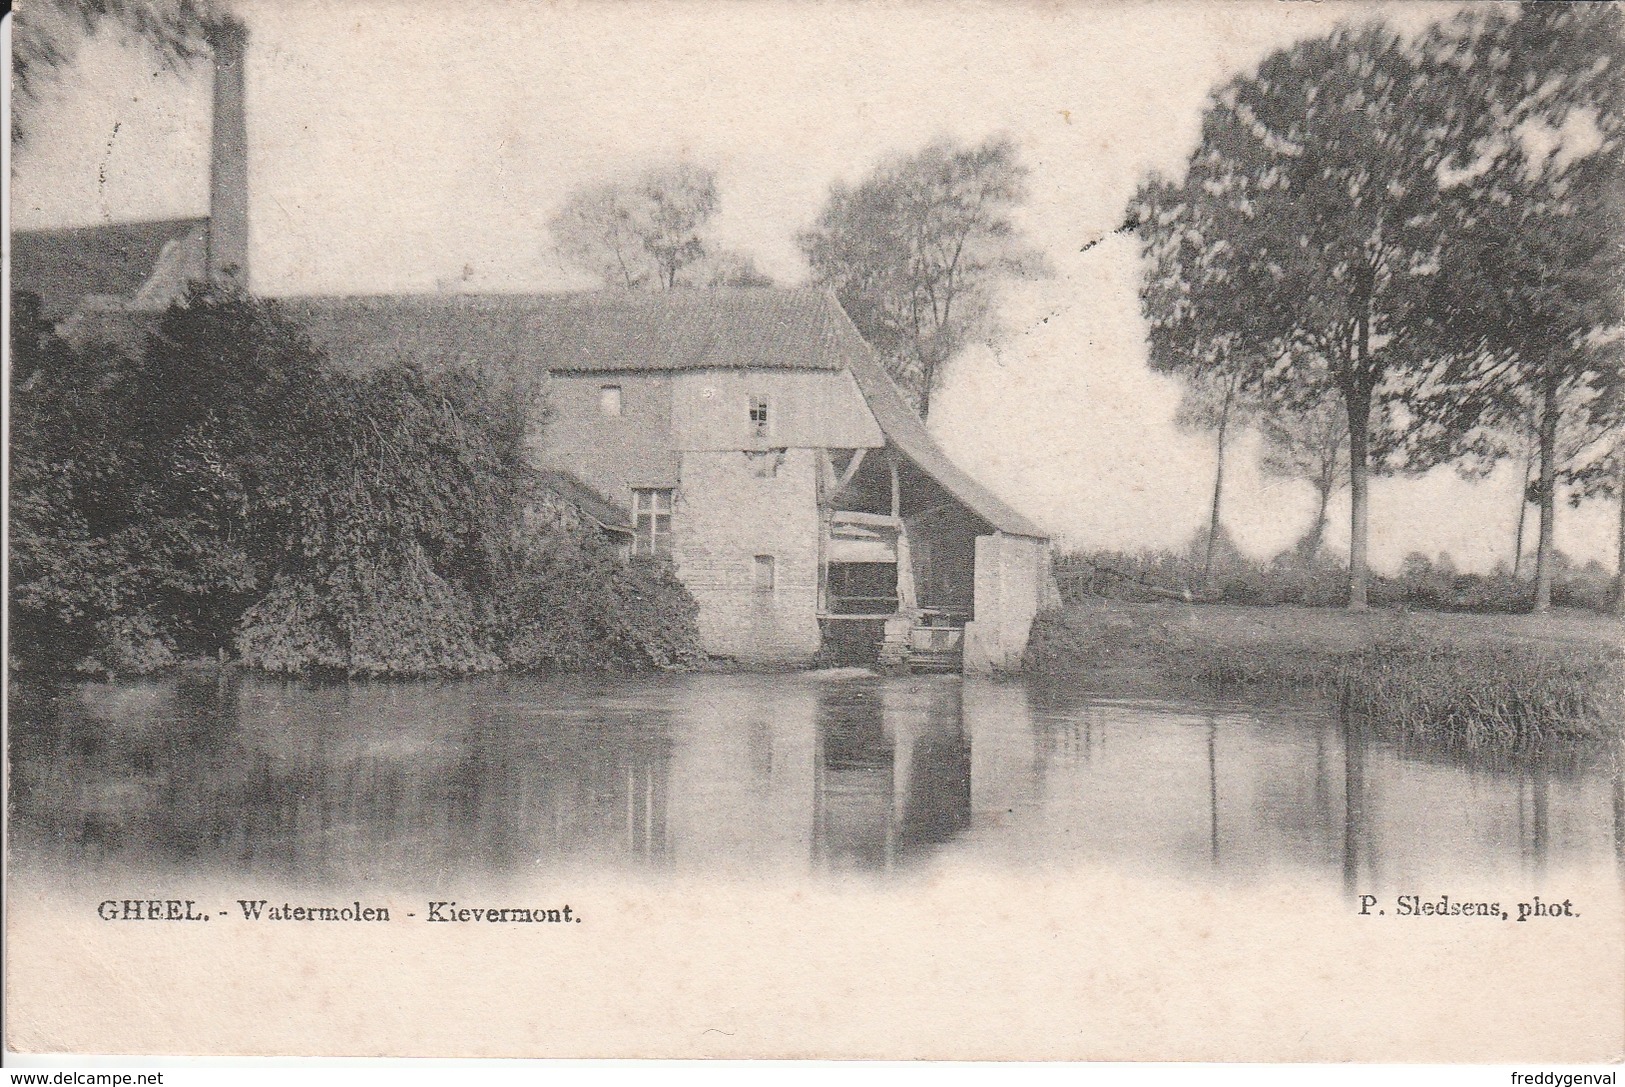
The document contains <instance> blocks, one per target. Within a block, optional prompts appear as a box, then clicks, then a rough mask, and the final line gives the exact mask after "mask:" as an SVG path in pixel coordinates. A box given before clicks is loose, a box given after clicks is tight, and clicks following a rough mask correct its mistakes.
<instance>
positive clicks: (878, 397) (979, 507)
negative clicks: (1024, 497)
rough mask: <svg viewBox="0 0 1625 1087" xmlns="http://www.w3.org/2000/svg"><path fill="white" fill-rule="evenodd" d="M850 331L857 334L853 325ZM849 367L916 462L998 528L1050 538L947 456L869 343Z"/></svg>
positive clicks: (886, 428) (888, 431)
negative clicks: (870, 348)
mask: <svg viewBox="0 0 1625 1087" xmlns="http://www.w3.org/2000/svg"><path fill="white" fill-rule="evenodd" d="M853 335H854V336H856V335H857V330H856V329H854V330H853ZM848 367H849V368H850V370H851V371H852V377H853V378H854V379H856V381H857V383H858V388H859V389H861V390H862V391H863V398H864V400H865V401H867V402H868V405H869V410H870V411H871V412H873V413H874V417H875V422H877V423H879V424H880V430H881V432H882V433H883V434H885V435H886V437H887V438H888V439H890V440H891V443H892V444H893V445H895V446H896V447H897V449H898V451H899V452H901V453H902V454H903V455H904V456H906V457H907V458H908V459H909V460H911V461H913V462H914V464H915V466H916V467H918V468H919V469H920V470H921V471H922V472H924V473H925V474H926V475H928V476H930V477H931V478H932V479H934V480H936V481H937V482H938V483H939V484H941V485H942V489H943V490H945V491H947V492H948V493H949V494H951V495H953V496H954V497H955V498H957V499H958V500H959V501H960V502H962V503H964V504H965V507H966V508H967V509H969V510H970V511H971V512H972V513H974V514H976V515H977V516H978V517H980V518H981V519H982V520H984V521H986V522H987V523H988V524H989V525H992V526H993V527H994V528H995V529H997V530H999V531H1000V532H1008V533H1010V534H1011V535H1014V536H1032V537H1034V538H1035V539H1040V540H1044V539H1048V538H1049V535H1048V533H1046V532H1045V531H1044V530H1043V529H1041V528H1039V527H1038V526H1037V525H1035V524H1033V522H1031V521H1030V520H1028V519H1027V518H1025V517H1023V516H1022V515H1021V514H1019V513H1017V512H1016V511H1015V510H1013V509H1011V508H1010V506H1009V504H1008V503H1006V502H1005V501H1004V499H1002V498H1000V497H999V496H998V495H996V494H994V493H993V492H992V491H990V490H988V489H987V488H986V487H984V486H982V484H980V483H978V482H977V481H976V480H975V479H974V478H972V477H971V476H970V474H969V473H967V472H966V471H965V470H964V469H962V468H960V467H959V465H957V464H955V463H954V462H953V461H952V460H950V459H948V454H947V453H945V452H943V450H942V447H941V446H940V445H938V444H937V440H936V439H935V438H933V437H931V432H930V431H928V430H926V429H925V424H924V423H922V422H921V421H920V417H919V416H918V415H916V414H915V413H914V409H913V408H911V407H909V406H908V403H907V402H906V401H905V400H904V399H903V394H902V393H901V392H900V391H899V390H898V388H897V384H896V382H894V381H893V380H892V378H891V375H890V374H888V373H886V368H885V367H884V366H883V365H882V364H881V362H880V359H879V358H877V357H876V356H875V353H874V352H873V351H871V350H869V349H868V344H867V343H865V344H864V350H863V351H862V352H861V353H856V354H854V355H853V356H852V357H851V358H850V359H849V360H848Z"/></svg>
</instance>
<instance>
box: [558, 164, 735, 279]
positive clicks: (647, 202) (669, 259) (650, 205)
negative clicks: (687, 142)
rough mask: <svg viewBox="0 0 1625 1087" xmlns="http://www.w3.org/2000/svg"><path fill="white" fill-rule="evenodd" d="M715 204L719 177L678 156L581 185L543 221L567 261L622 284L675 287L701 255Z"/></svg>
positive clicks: (705, 247) (698, 260)
mask: <svg viewBox="0 0 1625 1087" xmlns="http://www.w3.org/2000/svg"><path fill="white" fill-rule="evenodd" d="M717 206H718V198H717V181H716V176H715V175H714V174H713V173H712V172H711V171H710V170H707V169H704V168H702V167H699V166H694V165H692V164H689V163H678V164H675V165H671V166H662V167H656V168H652V169H648V170H645V171H643V172H642V173H641V174H638V175H637V176H636V177H635V178H632V179H630V180H624V181H611V182H607V183H604V184H600V185H592V186H589V187H587V188H583V189H578V190H577V191H576V192H574V193H573V194H572V195H571V196H570V198H569V199H568V200H567V201H566V202H565V205H564V207H563V208H561V209H560V210H559V212H558V214H556V215H554V216H553V218H552V219H550V220H549V221H548V229H549V231H550V232H551V233H552V235H553V243H554V245H555V246H556V247H557V249H558V253H559V255H560V256H561V257H562V258H563V259H564V260H565V261H566V262H567V263H569V264H571V265H573V266H575V267H577V268H579V269H581V270H582V271H584V272H589V273H591V274H592V275H595V276H597V277H598V278H599V279H601V280H602V281H603V282H604V284H605V285H606V286H610V287H621V288H625V289H627V290H632V289H636V288H649V289H655V290H672V289H673V288H675V287H678V286H680V285H682V284H683V283H684V282H685V271H686V270H687V269H689V268H690V267H691V266H694V265H696V264H698V263H699V262H701V261H702V260H704V259H705V257H706V256H707V254H708V252H709V249H708V247H707V244H706V242H705V240H704V237H703V229H704V227H705V225H706V223H707V222H708V221H709V220H710V219H711V217H712V216H713V215H714V214H716V210H717Z"/></svg>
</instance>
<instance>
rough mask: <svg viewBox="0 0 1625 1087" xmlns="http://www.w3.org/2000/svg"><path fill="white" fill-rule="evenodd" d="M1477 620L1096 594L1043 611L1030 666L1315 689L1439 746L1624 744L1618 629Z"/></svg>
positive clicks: (1037, 670)
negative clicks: (1535, 627)
mask: <svg viewBox="0 0 1625 1087" xmlns="http://www.w3.org/2000/svg"><path fill="white" fill-rule="evenodd" d="M1471 620H1472V617H1471V616H1460V617H1451V616H1448V615H1411V614H1407V613H1403V612H1399V613H1394V614H1392V615H1389V616H1375V615H1371V616H1363V617H1357V618H1356V617H1351V616H1349V615H1347V614H1346V613H1340V612H1333V611H1327V610H1319V609H1317V610H1313V611H1311V610H1307V609H1297V608H1283V609H1279V610H1278V611H1274V612H1259V611H1256V610H1254V609H1246V608H1225V607H1212V608H1192V607H1186V606H1184V605H1178V604H1162V605H1135V604H1115V603H1110V602H1104V601H1101V602H1097V603H1096V604H1095V605H1094V606H1075V607H1069V608H1066V609H1063V610H1061V611H1056V612H1049V613H1046V614H1044V615H1041V616H1039V618H1038V621H1037V622H1036V623H1035V625H1034V627H1033V632H1032V638H1031V640H1030V642H1029V644H1028V649H1027V656H1026V661H1025V666H1026V670H1027V671H1028V672H1029V674H1033V675H1036V676H1040V677H1063V676H1064V677H1069V678H1072V679H1079V678H1081V679H1085V680H1087V679H1088V678H1090V677H1102V676H1110V675H1112V674H1122V673H1125V672H1127V673H1130V674H1135V675H1136V678H1143V676H1144V675H1145V674H1150V675H1152V676H1154V677H1157V678H1160V679H1162V680H1165V681H1169V682H1172V683H1175V684H1191V685H1200V686H1204V687H1207V688H1209V689H1213V690H1218V691H1237V690H1246V691H1249V692H1251V693H1254V694H1257V693H1259V692H1271V693H1277V694H1281V695H1292V694H1294V693H1310V694H1315V695H1319V696H1325V697H1328V698H1334V699H1336V700H1337V702H1338V703H1339V705H1340V706H1341V707H1342V708H1343V709H1344V710H1346V711H1348V712H1350V713H1353V714H1356V715H1359V716H1360V717H1362V718H1366V719H1369V720H1370V721H1371V722H1372V723H1373V724H1374V725H1375V726H1377V727H1379V728H1381V729H1385V730H1389V731H1392V732H1394V733H1396V734H1397V735H1399V736H1402V737H1404V738H1407V739H1410V740H1414V741H1417V742H1420V743H1424V744H1427V745H1430V746H1436V747H1446V748H1465V749H1472V750H1478V749H1489V750H1498V751H1510V752H1515V753H1525V754H1527V753H1534V752H1538V751H1542V750H1545V749H1547V748H1549V747H1551V746H1552V745H1554V744H1561V743H1564V742H1568V741H1574V740H1586V741H1600V740H1609V741H1610V742H1617V741H1618V740H1619V739H1620V730H1621V725H1622V722H1625V647H1622V645H1621V643H1620V640H1619V638H1618V628H1617V627H1616V626H1613V625H1612V624H1609V623H1608V621H1607V620H1602V619H1596V620H1590V621H1591V622H1595V623H1597V624H1606V625H1607V626H1608V628H1609V629H1608V630H1606V631H1603V632H1602V633H1601V634H1600V635H1599V634H1598V633H1596V632H1593V631H1592V630H1591V629H1590V628H1587V627H1576V628H1575V630H1574V632H1559V636H1551V637H1541V636H1538V634H1537V633H1535V632H1534V631H1508V630H1506V629H1505V623H1504V621H1502V620H1496V621H1494V622H1493V623H1492V622H1490V621H1484V622H1471ZM1532 622H1545V623H1547V624H1550V623H1551V622H1553V620H1532ZM1547 633H1550V632H1549V631H1547ZM1610 634H1611V635H1612V636H1611V637H1610V636H1609V635H1610Z"/></svg>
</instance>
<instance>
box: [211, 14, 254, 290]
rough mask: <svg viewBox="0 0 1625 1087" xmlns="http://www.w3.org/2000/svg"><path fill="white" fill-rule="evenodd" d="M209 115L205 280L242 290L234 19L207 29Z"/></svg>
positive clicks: (244, 222)
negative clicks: (211, 82)
mask: <svg viewBox="0 0 1625 1087" xmlns="http://www.w3.org/2000/svg"><path fill="white" fill-rule="evenodd" d="M209 46H210V49H211V50H212V51H213V53H214V114H213V117H214V120H213V133H212V136H211V138H210V144H209V242H208V251H209V281H210V282H211V283H219V284H230V285H233V286H236V287H239V288H241V289H242V290H245V291H246V290H248V287H249V282H248V113H247V105H246V102H245V80H244V72H243V69H244V60H245V58H246V56H247V53H248V28H247V27H245V26H243V25H242V24H241V23H239V22H237V21H236V20H234V19H230V18H224V19H221V20H219V21H217V22H216V23H215V24H214V25H213V26H212V27H211V28H210V30H209Z"/></svg>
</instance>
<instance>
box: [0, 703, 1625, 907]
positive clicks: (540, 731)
mask: <svg viewBox="0 0 1625 1087" xmlns="http://www.w3.org/2000/svg"><path fill="white" fill-rule="evenodd" d="M13 703H14V704H13V710H12V752H11V754H12V760H13V762H12V794H11V795H12V803H13V824H12V825H13V832H14V839H13V844H14V846H15V847H16V848H17V849H18V850H19V854H18V855H19V857H20V858H21V860H22V861H23V862H24V863H28V862H29V860H30V859H32V860H36V861H37V860H55V861H57V862H63V861H71V862H73V863H75V864H79V865H84V866H86V867H88V868H91V869H95V868H98V867H109V866H130V867H135V868H138V869H143V870H154V869H160V868H163V867H165V866H171V867H177V868H184V869H186V870H188V871H198V870H215V871H219V872H223V873H231V874H233V875H266V876H276V877H278V878H280V879H285V880H291V881H297V882H333V883H353V881H356V880H366V881H370V882H379V881H382V882H391V881H393V882H399V883H403V884H404V883H411V884H412V885H414V886H423V885H424V884H425V883H429V884H431V885H433V884H440V885H446V886H455V885H457V884H459V883H466V881H468V880H469V879H470V878H472V877H474V876H479V877H482V878H491V879H504V878H510V877H517V876H520V875H532V874H534V873H535V872H536V871H538V870H540V871H544V872H556V871H564V870H568V869H571V868H581V867H588V868H605V867H609V868H616V867H621V868H634V869H651V868H679V869H683V870H704V871H726V870H731V871H735V872H739V873H750V874H762V873H784V874H798V873H799V874H805V873H808V872H830V873H841V872H854V871H861V872H874V873H880V872H890V871H906V870H910V869H917V868H919V867H921V866H924V865H929V864H930V863H932V862H933V859H934V858H939V857H944V856H947V857H951V858H955V859H959V860H965V861H971V862H975V863H985V864H990V865H1001V866H1009V865H1028V866H1034V867H1048V866H1056V865H1067V864H1074V863H1082V862H1089V863H1100V862H1105V863H1109V864H1116V865H1122V866H1126V867H1139V868H1143V869H1149V870H1154V871H1163V872H1166V871H1170V870H1172V871H1183V872H1187V873H1190V874H1192V875H1206V874H1218V875H1219V876H1220V877H1221V878H1237V877H1240V878H1254V877H1257V876H1259V875H1262V874H1267V873H1270V872H1272V871H1283V870H1284V871H1295V872H1309V873H1317V874H1319V875H1320V876H1321V877H1323V878H1327V879H1329V880H1333V881H1340V882H1341V883H1342V884H1343V885H1344V886H1345V887H1347V888H1348V889H1349V890H1350V891H1351V892H1352V891H1354V890H1356V889H1358V890H1360V891H1369V890H1370V889H1372V888H1373V887H1383V886H1401V885H1404V886H1414V884H1415V883H1416V882H1417V881H1430V880H1431V881H1437V880H1439V879H1443V878H1448V877H1451V876H1455V875H1470V876H1475V877H1476V876H1486V877H1488V876H1493V875H1495V874H1499V873H1505V872H1517V873H1522V874H1525V875H1529V876H1531V877H1536V878H1538V877H1539V876H1540V875H1541V873H1542V872H1544V871H1545V870H1546V869H1547V867H1548V866H1550V865H1554V864H1557V863H1562V864H1565V865H1566V864H1571V863H1576V862H1579V863H1593V862H1597V861H1599V860H1600V861H1602V862H1604V863H1607V862H1609V861H1610V860H1611V859H1614V858H1617V859H1619V860H1620V861H1621V862H1625V777H1622V774H1625V770H1622V769H1621V763H1622V760H1621V759H1620V758H1619V757H1618V754H1617V753H1615V752H1607V753H1601V754H1593V755H1586V756H1569V757H1566V758H1563V759H1557V760H1545V761H1540V762H1535V763H1524V764H1506V765H1495V764H1490V763H1486V762H1484V761H1482V760H1480V761H1478V762H1475V763H1467V762H1463V761H1462V760H1460V759H1459V758H1456V757H1454V756H1451V755H1449V754H1448V753H1442V752H1437V751H1424V750H1410V749H1406V748H1403V747H1400V746H1396V745H1395V744H1393V743H1392V742H1390V741H1388V740H1386V739H1384V738H1382V737H1380V736H1379V735H1378V734H1377V733H1376V732H1374V730H1373V729H1372V728H1371V726H1370V724H1369V723H1367V722H1362V721H1360V720H1357V719H1350V718H1346V717H1340V716H1339V715H1337V714H1336V713H1335V712H1333V711H1331V710H1330V709H1325V708H1321V707H1317V706H1248V705H1242V704H1235V703H1218V702H1213V703H1208V704H1169V703H1155V702H1134V701H1103V700H1098V699H1089V698H1085V697H1081V696H1079V695H1076V694H1074V693H1071V692H1066V691H1055V690H1042V689H1033V688H1028V687H1026V686H1023V685H1020V684H1009V683H1003V684H994V683H978V682H971V681H962V680H960V679H959V678H958V677H951V676H950V677H914V678H899V679H879V678H874V677H867V678H853V677H849V676H848V677H834V676H820V675H817V674H809V675H801V676H684V677H660V678H656V679H648V680H637V681H617V682H599V683H593V682H585V681H580V680H569V681H554V680H525V679H512V678H508V679H485V680H472V681H466V682H456V683H447V684H307V683H295V682H276V681H268V680H263V679H259V678H254V677H243V676H239V675H236V674H231V673H223V674H218V675H216V674H188V675H182V676H177V677H172V678H169V679H165V680H161V681H152V682H137V683H122V684H85V685H82V686H78V687H75V688H71V689H67V690H64V691H61V692H57V693H56V694H54V695H52V694H46V693H43V692H40V691H35V690H27V689H22V690H18V691H16V692H14V699H13Z"/></svg>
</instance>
